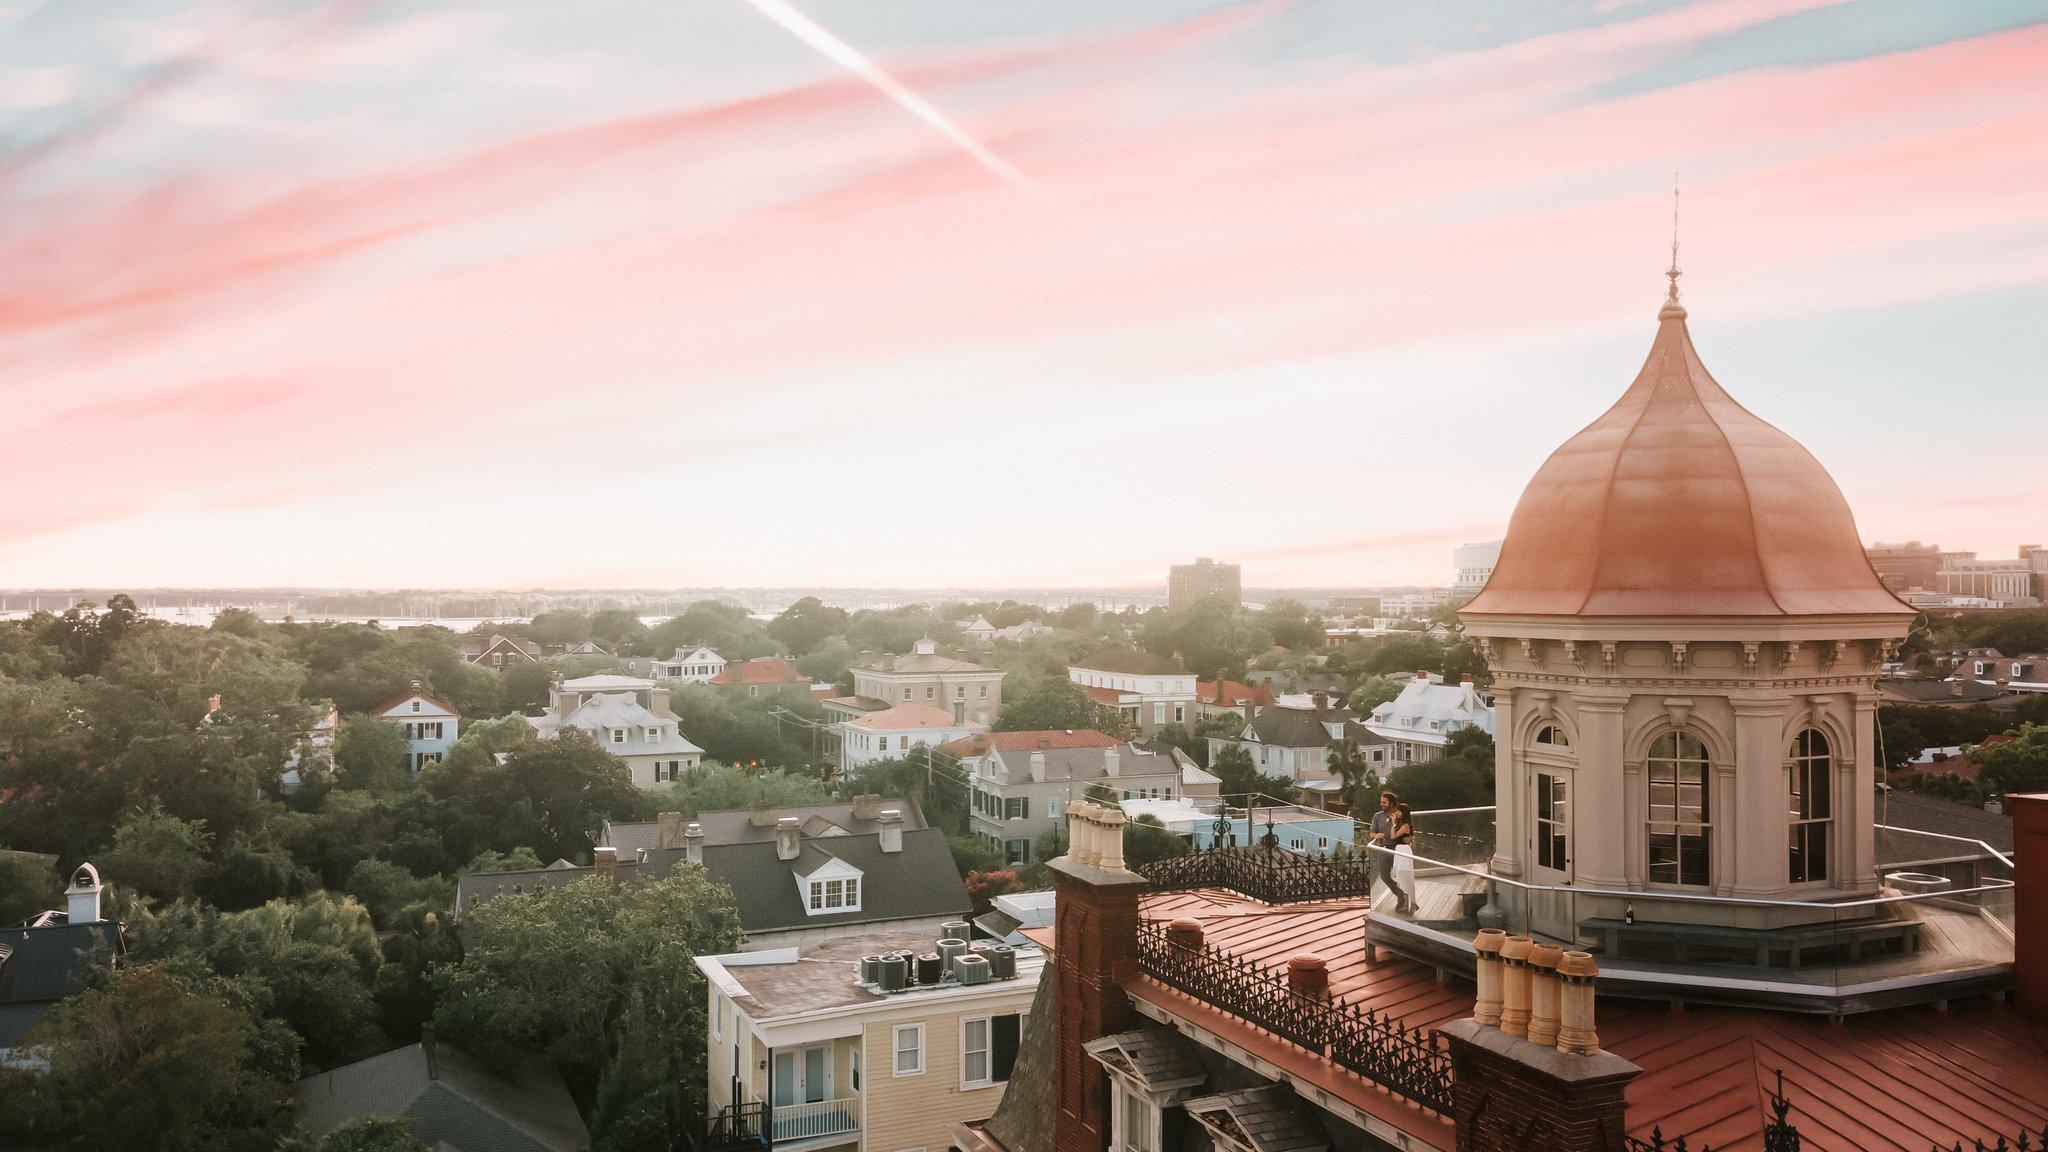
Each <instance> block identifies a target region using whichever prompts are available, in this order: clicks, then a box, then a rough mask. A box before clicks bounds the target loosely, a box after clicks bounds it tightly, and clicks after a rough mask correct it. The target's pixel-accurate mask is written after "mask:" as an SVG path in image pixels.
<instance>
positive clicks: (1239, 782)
mask: <svg viewBox="0 0 2048 1152" xmlns="http://www.w3.org/2000/svg"><path fill="white" fill-rule="evenodd" d="M1209 774H1210V775H1212V776H1214V777H1216V779H1217V780H1218V781H1220V783H1219V785H1218V791H1219V792H1220V793H1221V794H1222V795H1223V797H1224V799H1225V800H1226V801H1231V802H1233V803H1237V804H1243V803H1244V798H1245V797H1246V796H1266V797H1270V798H1271V799H1273V800H1284V801H1287V802H1290V803H1291V802H1293V800H1294V781H1292V780H1290V779H1288V778H1287V777H1285V776H1268V775H1265V774H1264V773H1262V772H1260V771H1259V768H1258V765H1257V764H1255V763H1253V762H1252V754H1251V751H1250V750H1249V749H1247V748H1246V747H1245V746H1244V745H1242V744H1226V745H1224V746H1223V747H1222V748H1221V749H1219V750H1218V751H1217V752H1216V754H1215V755H1214V756H1212V757H1210V760H1209Z"/></svg>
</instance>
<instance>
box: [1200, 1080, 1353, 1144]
mask: <svg viewBox="0 0 2048 1152" xmlns="http://www.w3.org/2000/svg"><path fill="white" fill-rule="evenodd" d="M1183 1107H1185V1108H1186V1109H1187V1111H1188V1115H1189V1116H1191V1117H1193V1118H1194V1119H1195V1120H1196V1121H1197V1122H1198V1123H1200V1124H1201V1125H1202V1127H1204V1128H1207V1129H1209V1131H1210V1132H1212V1133H1215V1134H1216V1135H1217V1136H1218V1137H1220V1138H1222V1139H1224V1140H1227V1141H1229V1142H1230V1143H1231V1144H1234V1145H1237V1146H1239V1147H1242V1148H1246V1149H1249V1152H1303V1150H1305V1149H1310V1148H1328V1147H1329V1146H1330V1134H1329V1133H1328V1132H1326V1131H1324V1130H1323V1126H1322V1125H1321V1124H1320V1123H1318V1122H1317V1121H1316V1118H1315V1114H1314V1113H1313V1112H1311V1111H1309V1107H1308V1105H1307V1104H1305V1103H1303V1102H1302V1100H1301V1097H1299V1096H1296V1095H1295V1094H1294V1091H1293V1089H1290V1088H1288V1087H1286V1086H1285V1085H1281V1084H1264V1085H1261V1086H1259V1087H1257V1088H1240V1089H1238V1090H1237V1091H1235V1092H1225V1093H1223V1094H1221V1095H1218V1096H1197V1097H1196V1098H1194V1099H1192V1100H1189V1101H1188V1102H1187V1103H1186V1104H1185V1105H1183Z"/></svg>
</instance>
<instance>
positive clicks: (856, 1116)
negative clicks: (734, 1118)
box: [771, 1096, 860, 1147]
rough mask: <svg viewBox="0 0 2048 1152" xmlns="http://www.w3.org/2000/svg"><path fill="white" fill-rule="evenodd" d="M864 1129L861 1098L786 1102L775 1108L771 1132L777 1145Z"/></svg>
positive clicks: (849, 1097) (850, 1097)
mask: <svg viewBox="0 0 2048 1152" xmlns="http://www.w3.org/2000/svg"><path fill="white" fill-rule="evenodd" d="M858 1131H860V1098H859V1097H858V1096H848V1097H844V1098H842V1099H838V1100H816V1101H812V1102H810V1103H807V1104H784V1105H781V1106H780V1107H778V1108H776V1109H775V1110H774V1116H773V1119H772V1121H771V1132H772V1134H773V1139H774V1143H775V1145H776V1146H777V1147H780V1146H781V1145H784V1144H797V1143H802V1142H804V1141H807V1140H816V1139H818V1138H820V1137H824V1136H840V1135H845V1134H847V1133H852V1132H858Z"/></svg>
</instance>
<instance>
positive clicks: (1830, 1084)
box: [1125, 891, 2048, 1152]
mask: <svg viewBox="0 0 2048 1152" xmlns="http://www.w3.org/2000/svg"><path fill="white" fill-rule="evenodd" d="M1143 915H1145V916H1146V917H1147V918H1149V919H1171V918H1174V917H1180V916H1191V917H1193V918H1195V919H1198V920H1200V921H1202V924H1203V931H1204V935H1205V938H1206V941H1207V943H1209V944H1210V945H1212V946H1215V947H1218V948H1221V949H1223V950H1224V951H1226V952H1228V953H1229V954H1230V955H1232V956H1235V957H1240V958H1242V959H1245V960H1251V961H1257V962H1259V963H1262V964H1267V965H1274V966H1277V965H1280V964H1283V963H1285V961H1286V959H1287V957H1289V956H1291V955H1294V954H1295V953H1297V952H1313V953H1315V954H1316V955H1318V956H1321V957H1322V958H1323V959H1324V960H1325V961H1326V962H1327V963H1328V965H1329V974H1330V992H1331V994H1332V995H1334V996H1340V997H1342V998H1344V999H1346V1000H1349V1001H1351V1002H1353V1003H1355V1004H1359V1005H1361V1006H1362V1007H1365V1008H1369V1009H1371V1010H1373V1011H1376V1012H1380V1013H1383V1014H1386V1015H1388V1016H1391V1017H1393V1018H1396V1019H1398V1020H1400V1021H1401V1022H1402V1023H1404V1024H1405V1025H1407V1026H1409V1027H1417V1028H1422V1029H1424V1030H1429V1031H1433V1030H1435V1029H1436V1028H1439V1027H1441V1026H1442V1025H1444V1024H1445V1023H1448V1022H1449V1021H1452V1020H1457V1019H1461V1018H1463V1017H1466V1016H1469V1015H1471V1012H1472V988H1471V985H1470V984H1469V983H1468V982H1466V981H1464V980H1454V981H1451V982H1449V983H1439V982H1438V981H1437V979H1436V969H1435V968H1433V967H1429V966H1425V965H1422V964H1418V963H1415V962H1414V961H1411V960H1406V959H1403V958H1399V957H1391V958H1384V959H1381V960H1380V961H1379V962H1378V963H1372V962H1371V960H1370V957H1369V956H1368V954H1367V949H1366V945H1365V919H1366V916H1365V913H1364V910H1363V905H1362V904H1361V903H1360V902H1356V901H1338V902H1331V903H1325V904H1300V905H1285V906H1281V907H1272V906H1268V905H1264V904H1259V903H1257V902H1254V901H1249V900H1245V899H1243V898H1242V897H1236V896H1234V895H1232V894H1230V893H1225V892H1216V891H1203V892H1179V893H1171V894H1165V895H1161V896H1154V897H1148V898H1147V899H1146V901H1145V902H1144V904H1143ZM1125 987H1126V989H1127V990H1128V991H1130V993H1131V994H1132V995H1135V996H1139V997H1142V998H1143V999H1146V1000H1148V1001H1150V1002H1152V1003H1155V1004H1158V1005H1160V1006H1162V1007H1165V1008H1167V1009H1168V1010H1169V1011H1172V1012H1174V1013H1175V1014H1176V1015H1179V1016H1182V1017H1184V1018H1187V1019H1189V1020H1191V1021H1194V1022H1196V1023H1199V1024H1201V1025H1202V1026H1203V1027H1204V1028H1208V1029H1211V1030H1213V1031H1216V1032H1217V1034H1218V1035H1227V1036H1228V1037H1229V1038H1231V1039H1232V1040H1233V1041H1234V1042H1237V1043H1239V1044H1240V1045H1241V1046H1245V1047H1247V1048H1248V1049H1249V1050H1251V1051H1254V1052H1256V1053H1257V1054H1258V1055H1260V1056H1261V1057H1264V1058H1266V1059H1269V1060H1272V1061H1273V1062H1274V1063H1276V1064H1280V1065H1282V1066H1283V1067H1288V1068H1290V1070H1296V1071H1297V1072H1299V1070H1298V1069H1295V1065H1297V1064H1301V1063H1302V1062H1303V1061H1304V1060H1313V1058H1311V1057H1309V1056H1308V1054H1307V1053H1306V1052H1304V1051H1303V1050H1301V1049H1297V1048H1295V1047H1294V1046H1293V1045H1292V1044H1289V1043H1288V1042H1287V1041H1284V1040H1281V1039H1279V1038H1278V1037H1275V1036H1272V1035H1270V1034H1268V1033H1265V1032H1263V1031H1260V1030H1259V1029H1257V1028H1255V1027H1253V1026H1252V1025H1250V1024H1248V1023H1247V1022H1245V1021H1243V1020H1241V1019H1238V1018H1236V1017H1232V1016H1229V1015H1228V1014H1226V1013H1223V1012H1221V1011H1220V1010H1218V1009H1216V1008H1213V1007H1211V1006H1209V1005H1207V1004H1203V1003H1200V1002H1198V1001H1195V1000H1192V999H1190V998H1188V997H1186V996H1184V995H1182V994H1180V993H1178V992H1175V991H1173V990H1172V989H1169V988H1167V987H1166V986H1164V985H1162V984H1159V983H1157V982H1155V981H1153V980H1151V979H1149V978H1146V977H1142V976H1140V977H1137V978H1135V979H1133V980H1131V981H1129V982H1128V983H1127V984H1126V985H1125ZM1599 1029H1600V1041H1601V1045H1602V1047H1604V1048H1606V1049H1607V1050H1609V1051H1611V1052H1614V1053H1616V1054H1617V1055H1619V1056H1622V1057H1624V1058H1626V1059H1628V1060H1631V1061H1633V1062H1634V1063H1636V1064H1637V1065H1638V1066H1640V1067H1641V1068H1642V1069H1643V1073H1642V1075H1641V1076H1640V1077H1638V1078H1637V1079H1636V1081H1635V1083H1634V1084H1632V1085H1631V1086H1630V1088H1629V1093H1628V1100H1629V1111H1628V1124H1629V1131H1630V1133H1631V1134H1632V1135H1637V1136H1648V1135H1649V1134H1650V1132H1651V1130H1652V1129H1661V1130H1662V1131H1663V1133H1664V1135H1665V1136H1666V1137H1675V1136H1680V1135H1683V1136H1685V1137H1686V1139H1687V1141H1688V1142H1689V1143H1691V1144H1692V1145H1693V1146H1695V1147H1698V1146H1701V1145H1711V1146H1712V1147H1714V1148H1715V1149H1717V1150H1721V1152H1742V1150H1746V1149H1761V1148H1762V1147H1763V1129H1764V1121H1765V1118H1766V1114H1767V1113H1766V1109H1767V1108H1768V1105H1769V1090H1770V1089H1771V1088H1772V1087H1774V1085H1775V1073H1776V1072H1777V1071H1778V1070H1780V1069H1782V1070H1783V1071H1784V1073H1785V1090H1786V1096H1787V1099H1788V1100H1790V1102H1791V1104H1792V1119H1793V1122H1794V1124H1796V1125H1797V1127H1798V1129H1799V1133H1800V1136H1801V1138H1802V1139H1803V1141H1804V1145H1805V1147H1806V1148H1808V1149H1813V1150H1821V1149H1857V1150H1865V1149H1871V1150H1876V1149H1893V1150H1896V1152H1926V1150H1927V1149H1929V1148H1932V1147H1934V1146H1936V1145H1939V1146H1941V1147H1944V1148H1945V1147H1949V1146H1951V1145H1953V1144H1954V1143H1955V1142H1956V1141H1957V1140H1961V1141H1962V1142H1963V1145H1964V1146H1965V1147H1968V1146H1969V1145H1970V1143H1971V1142H1972V1141H1973V1140H1976V1139H1980V1138H1981V1139H1983V1140H1985V1141H1986V1142H1987V1143H1988V1142H1990V1141H1992V1140H1995V1139H1996V1138H1997V1137H1998V1136H2000V1135H2004V1136H2006V1137H2008V1138H2009V1137H2012V1136H2014V1135H2016V1134H2018V1133H2019V1132H2020V1131H2021V1130H2022V1129H2029V1130H2032V1131H2037V1132H2038V1131H2039V1130H2040V1129H2041V1128H2042V1126H2043V1125H2048V1094H2044V1093H2043V1092H2042V1091H2041V1087H2042V1086H2043V1085H2048V1029H2043V1028H2039V1027H2036V1026H2034V1025H2031V1024H2029V1023H2028V1022H2027V1021H2026V1020H2025V1019H2024V1018H2022V1017H2021V1016H2020V1015H2019V1014H2018V1013H2016V1012H2013V1011H2009V1010H2007V1009H2004V1008H2002V1007H1993V1008H1989V1009H1986V1010H1983V1011H1979V1012H1974V1013H1969V1014H1964V1015H1956V1016H1949V1015H1944V1014H1942V1013H1939V1012H1936V1011H1934V1010H1932V1009H1928V1008H1900V1009H1893V1010H1890V1011H1884V1012H1872V1013H1864V1014H1861V1015H1857V1016H1852V1017H1849V1018H1848V1019H1847V1020H1846V1021H1845V1022H1843V1023H1841V1024H1833V1023H1830V1022H1829V1021H1828V1020H1827V1019H1825V1018H1822V1017H1817V1016H1810V1015H1801V1014H1794V1013H1784V1012H1767V1011H1760V1010H1753V1009H1721V1008H1694V1009H1688V1010H1687V1011H1685V1012H1683V1013H1672V1012H1670V1011H1669V1010H1667V1009H1665V1008H1664V1007H1662V1006H1660V1005H1648V1004H1642V1003H1634V1002H1625V1001H1619V1000H1613V999H1603V1000H1601V1001H1600V1010H1599ZM1313 1062H1314V1063H1317V1064H1322V1065H1324V1067H1323V1068H1322V1069H1320V1070H1319V1071H1318V1072H1317V1074H1316V1075H1315V1076H1314V1077H1312V1078H1311V1079H1313V1081H1314V1082H1316V1083H1317V1084H1318V1086H1319V1087H1324V1088H1325V1089H1326V1090H1329V1091H1331V1092H1332V1093H1333V1094H1335V1095H1339V1096H1341V1097H1342V1098H1343V1099H1345V1100H1347V1101H1349V1102H1350V1103H1352V1104H1354V1105H1356V1106H1357V1107H1359V1108H1362V1109H1364V1110H1366V1111H1369V1112H1372V1113H1373V1114H1374V1115H1377V1116H1380V1117H1381V1118H1383V1119H1386V1120H1387V1121H1388V1122H1389V1123H1392V1124H1394V1125H1395V1126H1397V1127H1400V1128H1402V1129H1403V1130H1404V1131H1407V1132H1409V1133H1411V1134H1412V1135H1414V1136H1416V1137H1417V1138H1419V1139H1424V1140H1428V1141H1430V1142H1431V1143H1438V1142H1439V1141H1440V1140H1441V1139H1442V1129H1443V1123H1444V1122H1443V1121H1442V1119H1441V1118H1440V1117H1436V1116H1433V1115H1431V1114H1429V1113H1427V1112H1423V1111H1421V1110H1419V1109H1416V1108H1413V1107H1410V1106H1407V1105H1404V1104H1402V1103H1400V1101H1398V1100H1397V1099H1395V1098H1393V1097H1390V1096H1389V1095H1388V1094H1387V1093H1386V1092H1385V1091H1383V1090H1381V1089H1379V1088H1377V1087H1375V1086H1373V1085H1371V1084H1369V1083H1367V1082H1365V1081H1364V1080H1362V1079H1360V1078H1358V1077H1356V1076H1354V1075H1352V1074H1350V1073H1348V1072H1344V1071H1343V1070H1341V1069H1338V1068H1336V1067H1335V1066H1332V1065H1328V1064H1327V1062H1324V1061H1320V1060H1313ZM1326 1080H1327V1081H1328V1082H1327V1083H1325V1082H1324V1081H1326ZM1440 1146H1444V1147H1448V1146H1449V1145H1447V1144H1445V1145H1440Z"/></svg>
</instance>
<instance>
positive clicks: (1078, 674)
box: [1067, 652, 1195, 736]
mask: <svg viewBox="0 0 2048 1152" xmlns="http://www.w3.org/2000/svg"><path fill="white" fill-rule="evenodd" d="M1067 679H1069V680H1072V681H1073V682H1074V683H1076V684H1079V685H1080V686H1081V690H1082V691H1083V692H1086V693H1087V694H1088V697H1089V699H1092V700H1094V701H1095V702H1096V703H1098V704H1104V705H1107V706H1109V707H1111V708H1114V709H1116V710H1117V711H1118V712H1121V713H1122V714H1123V717H1124V719H1125V720H1128V721H1129V722H1130V723H1131V725H1132V727H1134V728H1136V729H1137V730H1138V731H1139V732H1140V733H1143V734H1145V735H1148V736H1149V735H1151V734H1152V733H1154V732H1157V731H1159V730H1160V729H1161V728H1164V727H1165V726H1167V725H1168V724H1187V723H1190V722H1191V721H1192V720H1193V719H1194V714H1195V674H1194V673H1193V672H1190V671H1188V670H1187V669H1186V668H1184V667H1182V666H1181V662H1180V661H1179V660H1178V659H1168V658H1166V657H1164V656H1154V655H1152V654H1151V653H1149V652H1098V653H1096V654H1095V655H1093V656H1090V657H1087V658H1086V659H1083V660H1080V661H1078V662H1076V663H1073V664H1069V665H1068V666H1067Z"/></svg>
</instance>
